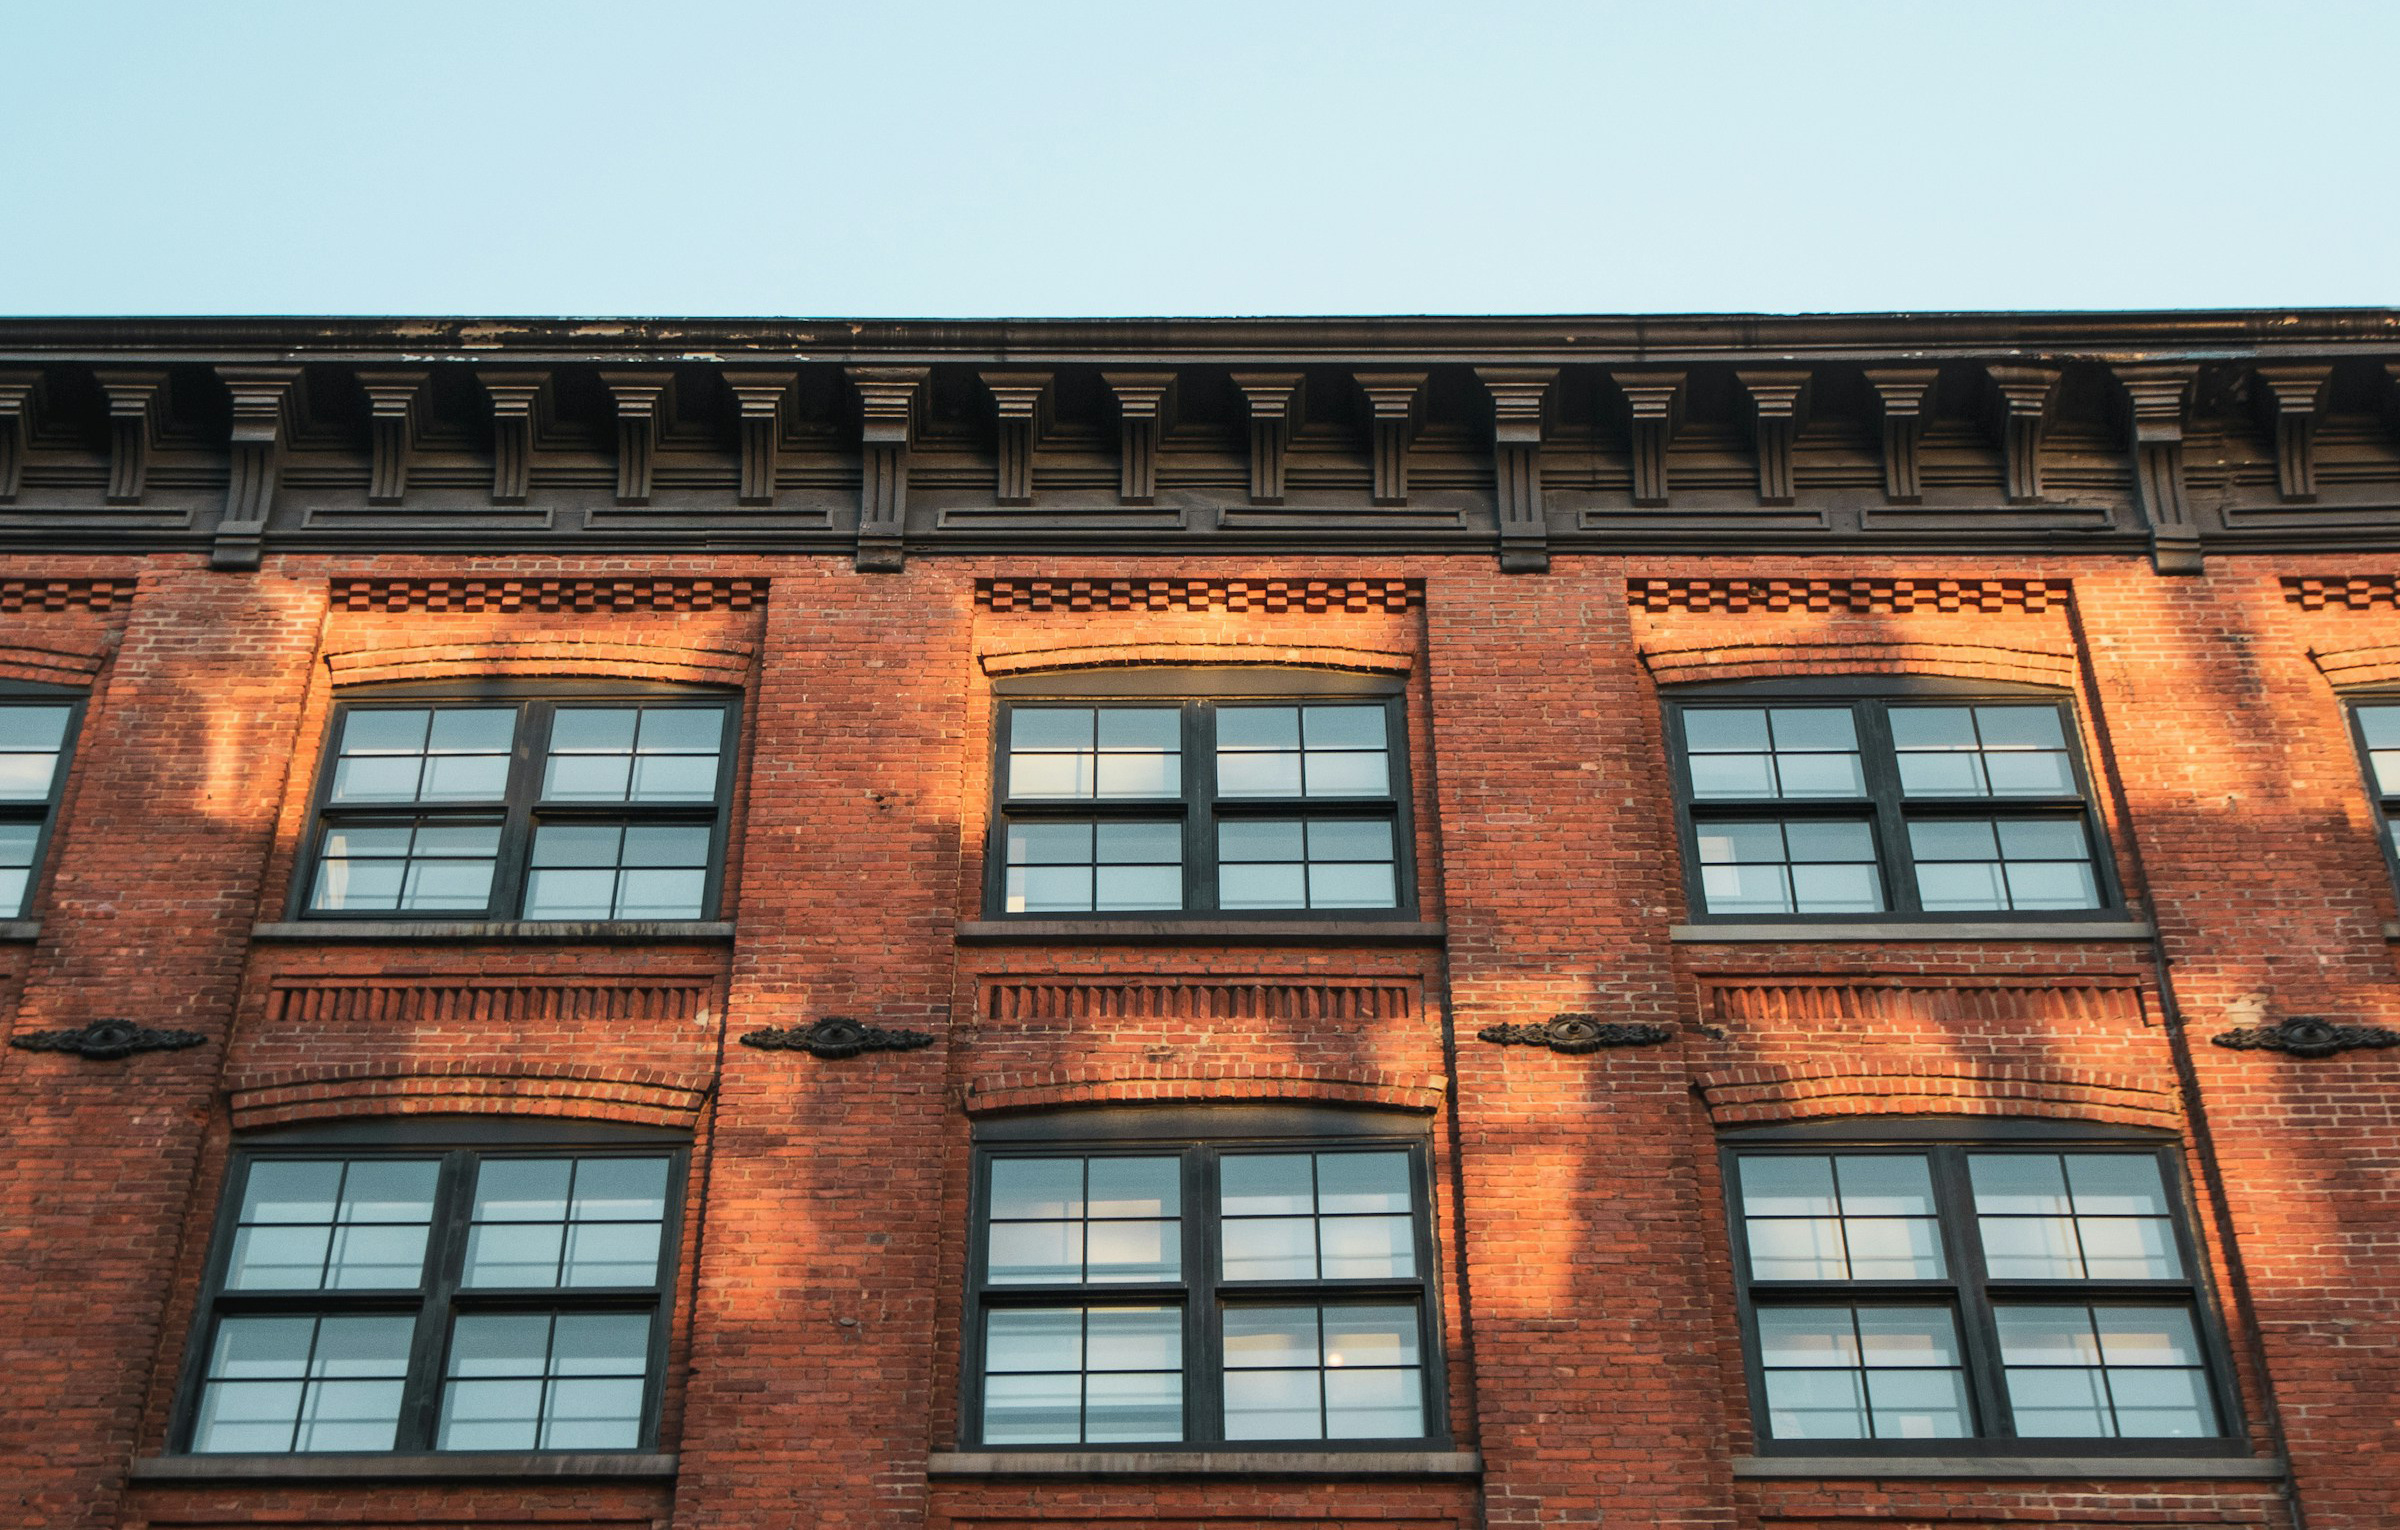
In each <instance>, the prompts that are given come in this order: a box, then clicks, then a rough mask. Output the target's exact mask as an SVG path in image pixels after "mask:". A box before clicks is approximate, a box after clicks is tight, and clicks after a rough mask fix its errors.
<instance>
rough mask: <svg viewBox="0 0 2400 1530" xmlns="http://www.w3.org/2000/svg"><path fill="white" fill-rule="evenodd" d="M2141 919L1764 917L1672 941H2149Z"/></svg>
mask: <svg viewBox="0 0 2400 1530" xmlns="http://www.w3.org/2000/svg"><path fill="white" fill-rule="evenodd" d="M2150 936H2151V928H2150V925H2149V923H2148V921H2146V920H2140V919H2051V920H2026V921H2024V922H2023V923H2017V922H2013V921H2008V920H1998V919H1995V920H1990V921H1986V922H1980V923H1974V924H1968V923H1963V922H1961V923H1949V922H1945V921H1942V920H1938V919H1909V920H1900V919H1874V920H1862V921H1860V922H1859V923H1856V924H1816V923H1812V922H1808V921H1804V920H1797V919H1789V920H1783V919H1762V920H1758V921H1756V922H1753V923H1745V924H1734V923H1726V924H1678V925H1670V926H1669V927H1668V929H1667V938H1668V939H1670V940H1673V941H1675V942H1676V943H1678V944H1681V945H1712V944H1726V945H1734V944H1750V943H1753V942H1760V941H1777V942H1798V941H1836V940H1839V941H1851V942H1861V941H1884V942H1890V941H1938V940H2003V941H2005V940H2148V939H2149V938H2150Z"/></svg>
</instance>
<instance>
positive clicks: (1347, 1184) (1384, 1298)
mask: <svg viewBox="0 0 2400 1530" xmlns="http://www.w3.org/2000/svg"><path fill="white" fill-rule="evenodd" d="M981 1135H982V1141H981V1144H980V1150H979V1152H978V1153H977V1157H976V1184H975V1222H976V1228H975V1238H974V1245H973V1250H972V1254H971V1259H972V1276H971V1279H972V1288H971V1290H970V1292H969V1298H968V1303H967V1327H968V1333H969V1340H968V1344H967V1355H968V1372H969V1374H968V1377H967V1385H966V1386H965V1387H964V1388H963V1389H962V1390H963V1393H964V1411H965V1420H964V1430H963V1433H964V1436H965V1438H967V1439H970V1440H974V1441H977V1442H979V1443H980V1444H982V1445H985V1446H992V1447H1004V1446H1005V1447H1035V1446H1045V1445H1073V1446H1079V1447H1082V1446H1112V1445H1128V1446H1129V1445H1151V1446H1156V1445H1161V1444H1181V1445H1190V1446H1214V1445H1238V1446H1239V1447H1241V1448H1243V1449H1255V1448H1261V1447H1273V1446H1288V1447H1301V1446H1305V1445H1308V1444H1311V1443H1315V1442H1319V1441H1326V1440H1340V1441H1343V1442H1345V1445H1346V1447H1355V1446H1358V1445H1360V1444H1362V1443H1363V1444H1369V1445H1372V1444H1391V1445H1397V1444H1403V1443H1405V1444H1408V1445H1411V1446H1419V1447H1421V1446H1423V1445H1424V1444H1425V1443H1426V1442H1427V1441H1429V1440H1437V1439H1440V1438H1443V1437H1446V1436H1447V1434H1448V1428H1447V1424H1446V1412H1445V1406H1444V1403H1443V1388H1442V1377H1441V1366H1440V1357H1439V1353H1438V1340H1439V1336H1440V1324H1439V1322H1438V1321H1437V1315H1436V1310H1435V1301H1434V1286H1433V1246H1432V1234H1431V1225H1430V1220H1429V1218H1428V1217H1427V1215H1426V1183H1425V1173H1426V1166H1425V1147H1424V1137H1423V1133H1422V1131H1421V1129H1418V1130H1411V1129H1410V1123H1408V1122H1406V1121H1405V1120H1402V1119H1398V1118H1393V1117H1389V1116H1387V1115H1381V1114H1377V1113H1373V1112H1343V1111H1321V1110H1295V1111H1260V1110H1256V1109H1245V1108H1242V1107H1224V1108H1220V1109H1202V1110H1189V1111H1176V1112H1158V1113H1152V1112H1129V1111H1114V1112H1111V1111H1085V1112H1076V1113H1073V1114H1072V1115H1068V1116H1061V1117H1052V1118H1044V1119H1038V1120H1027V1121H1018V1122H1010V1123H1004V1124H998V1125H994V1126H990V1127H987V1128H986V1129H985V1130H984V1132H983V1133H982V1134H981ZM1190 1139H1197V1140H1190Z"/></svg>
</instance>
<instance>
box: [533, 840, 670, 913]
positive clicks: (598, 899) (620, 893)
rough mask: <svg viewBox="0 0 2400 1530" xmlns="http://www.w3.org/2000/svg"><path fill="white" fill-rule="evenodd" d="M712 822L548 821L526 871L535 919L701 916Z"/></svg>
mask: <svg viewBox="0 0 2400 1530" xmlns="http://www.w3.org/2000/svg"><path fill="white" fill-rule="evenodd" d="M708 842H709V828H708V825H706V824H677V823H649V824H597V823H545V824H540V825H537V826H536V827H535V829H534V833H533V856H532V869H531V870H530V871H528V872H527V873H526V878H525V917H526V918H528V919H697V918H699V917H700V911H701V910H702V909H703V908H704V907H706V904H707V898H706V894H707V889H708Z"/></svg>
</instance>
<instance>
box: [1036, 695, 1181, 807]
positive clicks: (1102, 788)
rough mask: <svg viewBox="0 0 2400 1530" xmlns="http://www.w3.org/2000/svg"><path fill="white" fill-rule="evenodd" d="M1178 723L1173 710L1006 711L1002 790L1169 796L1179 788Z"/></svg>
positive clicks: (1050, 794)
mask: <svg viewBox="0 0 2400 1530" xmlns="http://www.w3.org/2000/svg"><path fill="white" fill-rule="evenodd" d="M1182 726H1183V725H1182V714H1181V713H1180V712H1179V711H1178V710H1176V709H1175V708H1173V707H1101V708H1091V707H1072V708H1070V707H1017V708H1013V709H1011V711H1010V714H1009V757H1008V775H1007V780H1008V786H1007V791H1008V794H1009V795H1010V796H1012V797H1115V798H1141V797H1173V796H1175V795H1177V794H1178V793H1180V792H1181V791H1182V790H1183V763H1182V762H1183V755H1182V747H1183V745H1182Z"/></svg>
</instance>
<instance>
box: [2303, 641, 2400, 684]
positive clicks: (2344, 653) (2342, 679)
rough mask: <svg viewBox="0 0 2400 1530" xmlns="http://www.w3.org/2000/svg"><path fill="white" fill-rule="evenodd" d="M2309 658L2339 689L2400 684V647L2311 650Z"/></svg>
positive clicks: (2389, 644) (2395, 645)
mask: <svg viewBox="0 0 2400 1530" xmlns="http://www.w3.org/2000/svg"><path fill="white" fill-rule="evenodd" d="M2308 656H2309V657H2310V658H2311V659H2313V660H2315V661H2316V665H2317V669H2318V670H2319V671H2320V672H2321V673H2322V674H2323V675H2324V676H2325V678H2326V679H2327V680H2328V681H2330V682H2332V684H2333V685H2334V687H2335V688H2336V689H2347V688H2350V687H2354V686H2362V685H2400V644H2393V643H2377V644H2373V645H2371V646H2369V647H2365V648H2327V649H2311V650H2310V651H2309V655H2308Z"/></svg>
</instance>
